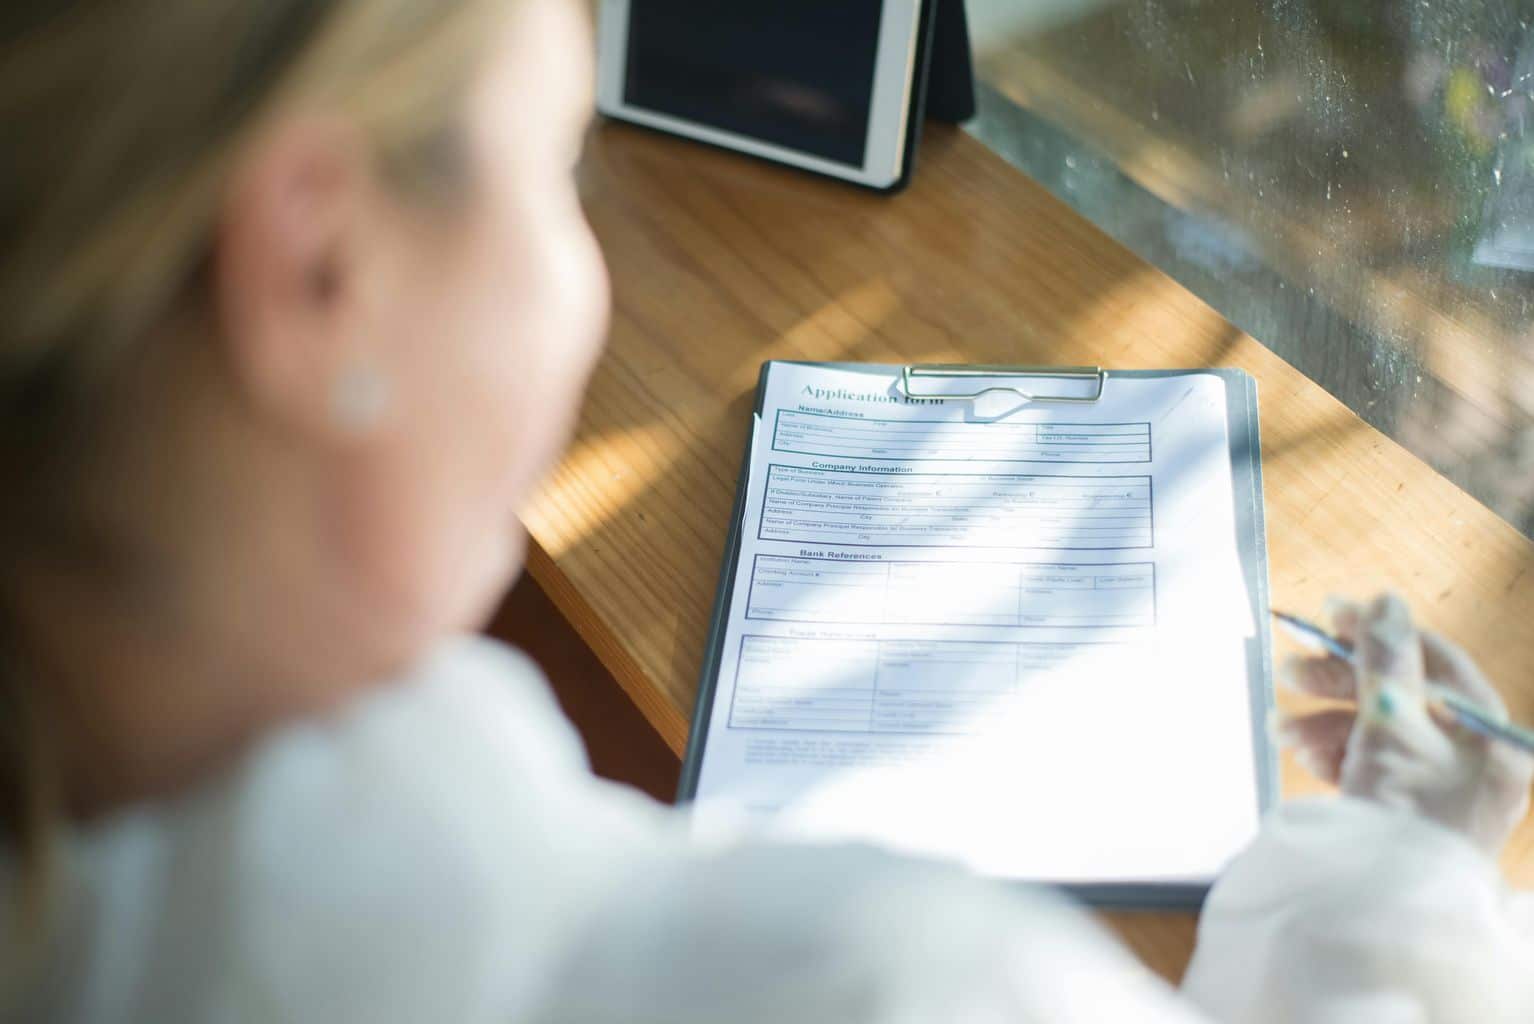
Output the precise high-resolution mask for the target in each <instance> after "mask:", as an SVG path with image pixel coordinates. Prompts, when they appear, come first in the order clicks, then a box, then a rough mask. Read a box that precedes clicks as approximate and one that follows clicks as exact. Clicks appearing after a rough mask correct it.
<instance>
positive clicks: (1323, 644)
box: [1273, 610, 1534, 753]
mask: <svg viewBox="0 0 1534 1024" xmlns="http://www.w3.org/2000/svg"><path fill="white" fill-rule="evenodd" d="M1273 617H1274V618H1275V619H1277V620H1278V621H1279V624H1280V625H1282V626H1283V627H1284V628H1285V629H1287V630H1288V631H1289V633H1290V634H1291V635H1292V636H1293V637H1294V638H1295V639H1296V640H1299V641H1300V642H1301V643H1302V644H1304V645H1306V646H1307V647H1310V648H1311V649H1313V650H1320V651H1325V652H1326V653H1327V654H1330V655H1331V656H1332V657H1334V658H1341V659H1342V660H1343V661H1345V662H1347V663H1348V664H1350V665H1351V664H1355V663H1356V659H1355V658H1354V656H1353V648H1351V647H1349V646H1348V645H1347V644H1345V643H1343V642H1342V641H1341V640H1338V639H1337V638H1336V637H1334V636H1332V635H1331V634H1330V633H1328V632H1327V631H1326V630H1324V629H1322V628H1321V627H1320V626H1317V625H1316V624H1315V623H1313V622H1308V621H1306V620H1305V619H1302V618H1300V617H1299V616H1298V615H1290V614H1288V613H1287V612H1281V611H1277V610H1275V611H1274V612H1273ZM1427 698H1428V700H1430V701H1432V702H1433V703H1435V704H1438V705H1439V706H1441V707H1442V708H1443V709H1444V710H1445V711H1447V712H1449V714H1450V715H1451V716H1453V718H1454V720H1455V721H1456V722H1458V723H1459V724H1460V725H1462V726H1464V727H1465V728H1466V729H1469V730H1470V731H1471V732H1476V733H1480V734H1481V735H1482V736H1486V737H1489V738H1490V739H1494V740H1501V741H1502V742H1503V743H1507V744H1510V745H1512V746H1515V747H1518V748H1519V749H1520V750H1526V751H1529V752H1530V753H1534V731H1530V730H1528V729H1525V728H1523V727H1522V726H1520V725H1515V724H1514V723H1512V722H1509V721H1508V720H1507V719H1506V718H1504V717H1503V716H1502V715H1500V714H1498V713H1497V712H1494V711H1491V710H1488V709H1487V708H1484V707H1482V706H1481V705H1479V704H1477V703H1476V702H1475V701H1473V700H1471V699H1470V698H1468V697H1466V696H1465V695H1464V694H1461V693H1456V692H1455V691H1453V690H1450V689H1449V688H1447V687H1445V686H1440V685H1438V684H1437V683H1428V684H1427Z"/></svg>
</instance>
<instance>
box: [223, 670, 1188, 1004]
mask: <svg viewBox="0 0 1534 1024" xmlns="http://www.w3.org/2000/svg"><path fill="white" fill-rule="evenodd" d="M433 674H435V675H437V676H442V677H447V679H446V680H445V681H443V682H441V683H440V684H439V683H436V682H432V683H429V684H428V685H427V686H425V687H424V688H422V689H421V690H419V692H418V693H415V694H413V695H412V694H406V695H401V696H400V697H399V698H397V699H393V700H388V701H381V702H379V706H378V707H376V708H373V709H371V710H368V711H365V712H363V713H362V714H361V715H360V716H358V717H356V718H355V719H354V720H353V721H352V722H351V723H349V724H348V725H347V726H345V727H344V728H342V729H341V730H340V734H339V735H338V736H336V737H331V738H328V739H327V740H326V741H325V742H318V741H313V740H311V742H310V744H309V748H308V749H307V750H306V748H305V746H304V743H303V742H302V741H301V740H300V741H298V742H297V743H296V745H294V743H293V742H291V741H290V745H289V748H288V749H287V750H286V751H284V752H283V754H282V756H280V757H277V758H275V759H274V760H273V762H272V766H271V767H269V769H268V770H267V771H264V772H262V773H261V781H260V783H259V784H258V785H255V786H254V787H253V788H252V787H247V789H246V791H245V798H244V801H243V809H242V812H241V814H240V816H239V817H240V820H241V821H242V822H243V824H242V826H241V827H242V829H243V831H244V836H243V838H242V839H241V842H240V846H241V849H243V850H245V851H246V856H247V858H248V861H247V864H246V868H245V870H242V871H241V872H239V877H240V878H241V879H242V884H243V885H244V889H243V891H242V892H241V894H240V903H241V906H242V908H243V909H242V914H241V922H242V923H241V934H242V936H243V939H244V941H243V942H242V944H241V949H240V950H239V951H238V959H239V963H240V964H241V965H242V966H241V973H242V975H243V976H241V977H239V978H238V979H237V984H236V985H235V987H234V988H233V989H232V990H231V991H233V993H234V994H235V995H236V996H237V1002H238V1004H239V1006H240V1008H241V1010H242V1011H243V1013H242V1014H229V1015H225V1016H224V1019H234V1018H236V1017H240V1016H244V1015H248V1016H266V1017H271V1018H281V1019H290V1020H291V1019H313V1020H326V1021H340V1020H367V1021H369V1022H370V1024H376V1022H382V1021H395V1020H398V1021H405V1020H454V1021H509V1020H517V1021H540V1022H553V1021H559V1022H565V1021H578V1022H581V1024H604V1022H612V1024H616V1022H619V1021H623V1022H630V1021H654V1022H661V1021H665V1022H668V1024H689V1022H699V1024H701V1022H704V1021H707V1022H710V1024H713V1022H718V1021H730V1022H731V1024H758V1022H766V1021H838V1022H849V1024H856V1022H905V1021H913V1022H914V1021H923V1022H925V1021H933V1020H964V1021H977V1022H985V1021H998V1022H999V1021H1034V1020H1037V1021H1052V1022H1070V1021H1092V1022H1094V1024H1095V1022H1100V1021H1105V1020H1134V1021H1141V1022H1146V1024H1162V1022H1164V1024H1195V1022H1197V1021H1199V1020H1202V1018H1201V1017H1199V1016H1197V1015H1196V1014H1195V1013H1193V1012H1192V1011H1190V1010H1188V1009H1187V1008H1186V1007H1185V1006H1183V1005H1181V1003H1180V1000H1179V997H1178V996H1177V995H1176V993H1175V992H1174V991H1173V990H1172V989H1170V988H1169V987H1168V986H1166V985H1165V984H1164V983H1162V982H1161V981H1160V979H1158V978H1156V977H1154V976H1153V975H1151V974H1150V973H1149V972H1148V971H1146V970H1145V969H1144V968H1143V967H1142V966H1140V965H1139V964H1138V963H1137V962H1136V961H1135V960H1134V959H1133V958H1132V957H1131V956H1130V955H1129V954H1128V953H1127V952H1125V951H1124V950H1122V949H1121V948H1119V947H1118V946H1117V944H1116V943H1114V942H1113V941H1112V939H1111V938H1109V937H1108V936H1107V935H1106V934H1104V933H1103V932H1101V931H1100V930H1099V929H1098V927H1097V926H1096V924H1095V923H1094V922H1092V921H1091V920H1090V919H1089V918H1087V917H1086V916H1084V915H1083V914H1081V913H1079V912H1078V911H1076V910H1074V909H1072V908H1070V907H1069V906H1066V905H1065V904H1063V903H1061V902H1058V901H1055V900H1053V899H1051V898H1048V897H1046V896H1045V895H1042V894H1039V893H1030V892H1025V891H1022V890H1019V889H1016V888H1012V889H1009V888H1008V887H1005V886H1002V885H999V884H992V883H986V882H983V881H980V880H978V879H976V878H973V877H971V876H968V875H966V874H964V873H962V872H959V871H957V870H954V869H949V868H944V867H940V866H937V865H931V864H923V863H918V862H912V861H909V860H905V859H901V858H898V857H895V856H892V855H888V854H883V853H878V852H875V851H873V850H870V849H863V848H829V847H827V848H812V847H807V846H794V845H787V844H780V845H769V844H766V843H758V842H751V841H742V842H739V843H735V844H732V845H729V846H725V847H718V846H716V847H713V848H704V847H700V846H699V845H698V844H696V843H694V842H693V841H692V840H691V839H690V838H689V836H688V834H687V832H686V828H685V822H684V821H683V820H682V817H681V815H679V814H677V813H676V812H674V811H672V810H671V809H669V808H664V807H661V806H660V805H657V804H655V803H654V802H653V801H650V800H648V799H647V798H644V797H642V796H640V795H639V794H637V793H636V792H634V791H631V790H627V789H626V788H625V787H619V786H614V785H610V784H606V783H602V782H600V781H598V780H596V779H594V778H593V777H592V776H591V775H590V773H589V772H588V771H586V769H585V766H584V763H583V760H582V758H581V756H580V753H579V746H578V743H577V742H576V741H575V740H574V738H573V734H572V732H571V730H570V729H569V727H568V725H567V724H566V723H565V722H563V721H562V720H561V718H560V717H559V715H558V712H557V709H555V708H554V706H553V703H552V701H551V700H550V699H549V698H548V696H547V694H546V692H544V690H543V688H542V684H541V680H538V679H537V678H536V676H535V674H534V673H533V672H532V671H531V669H530V667H528V666H527V665H526V664H525V662H524V661H522V660H521V659H516V658H513V657H510V656H509V655H508V654H507V653H506V652H504V651H502V650H500V649H498V648H494V647H492V646H491V645H488V644H484V643H482V642H479V643H470V644H466V645H461V646H460V647H459V648H458V649H457V650H456V651H455V652H454V653H453V655H452V657H451V658H449V659H447V660H443V661H440V662H439V663H438V665H437V667H436V668H435V669H434V670H433ZM295 848H296V850H297V851H301V852H298V853H295ZM255 1011H259V1012H255ZM215 1016H218V1015H215Z"/></svg>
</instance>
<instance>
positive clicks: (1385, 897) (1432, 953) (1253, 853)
mask: <svg viewBox="0 0 1534 1024" xmlns="http://www.w3.org/2000/svg"><path fill="white" fill-rule="evenodd" d="M1530 923H1531V920H1530V917H1529V915H1528V914H1527V911H1526V909H1525V908H1522V907H1520V906H1519V902H1518V900H1517V899H1516V898H1515V897H1513V896H1512V895H1511V894H1510V893H1509V892H1508V891H1507V889H1506V888H1505V886H1504V885H1503V883H1502V881H1501V879H1500V877H1499V874H1498V871H1497V868H1496V865H1494V864H1492V863H1491V862H1490V861H1488V860H1487V859H1486V857H1485V856H1484V855H1482V854H1481V853H1480V852H1479V851H1478V850H1476V849H1475V848H1474V847H1472V846H1471V845H1470V844H1469V843H1467V842H1465V841H1464V840H1463V839H1461V838H1460V837H1459V836H1457V835H1454V834H1453V833H1451V832H1448V831H1447V830H1444V829H1442V828H1439V827H1438V826H1436V825H1433V824H1431V823H1429V822H1426V821H1424V820H1422V819H1420V818H1418V817H1416V816H1414V815H1411V814H1407V813H1402V812H1397V811H1394V810H1391V809H1388V808H1385V807H1382V806H1380V805H1378V804H1374V803H1369V802H1364V801H1359V800H1352V799H1336V800H1324V801H1323V800H1316V801H1302V802H1298V803H1294V804H1290V805H1287V806H1285V807H1283V808H1281V809H1280V810H1279V811H1277V812H1275V813H1274V814H1273V816H1272V817H1271V818H1270V819H1269V820H1268V821H1267V822H1266V823H1265V825H1264V827H1263V830H1262V833H1261V834H1260V835H1259V837H1258V839H1257V841H1256V842H1255V843H1254V844H1253V845H1252V846H1251V847H1250V848H1249V849H1248V850H1247V851H1246V852H1244V853H1243V854H1241V855H1240V856H1239V857H1238V858H1237V859H1236V860H1235V862H1234V863H1233V864H1232V865H1231V867H1230V868H1229V870H1228V871H1227V872H1226V873H1225V875H1224V876H1223V877H1222V878H1221V879H1220V881H1219V883H1218V884H1217V885H1216V886H1215V888H1214V890H1213V892H1211V894H1210V896H1209V900H1208V902H1207V903H1206V904H1205V907H1204V912H1203V916H1202V918H1201V919H1200V922H1199V932H1198V948H1197V950H1196V951H1195V953H1194V958H1193V962H1192V964H1191V965H1190V967H1189V969H1188V974H1187V977H1186V978H1185V980H1184V982H1183V988H1184V992H1185V993H1186V994H1187V995H1188V997H1189V998H1190V999H1191V1000H1192V1002H1194V1003H1195V1004H1197V1005H1198V1006H1200V1007H1202V1008H1203V1009H1204V1010H1205V1012H1207V1013H1208V1014H1209V1015H1210V1016H1211V1017H1213V1018H1214V1019H1216V1020H1220V1021H1223V1022H1226V1024H1266V1022H1270V1021H1271V1022H1278V1021H1284V1022H1294V1024H1309V1022H1328V1024H1330V1022H1342V1021H1359V1022H1366V1024H1374V1022H1388V1024H1396V1022H1402V1024H1405V1022H1426V1021H1433V1022H1442V1024H1459V1022H1464V1024H1471V1022H1474V1024H1494V1022H1502V1021H1509V1022H1511V1021H1529V1020H1534V933H1531V930H1530V927H1529V925H1530Z"/></svg>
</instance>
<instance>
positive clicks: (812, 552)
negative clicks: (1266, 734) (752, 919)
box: [693, 363, 1259, 884]
mask: <svg viewBox="0 0 1534 1024" xmlns="http://www.w3.org/2000/svg"><path fill="white" fill-rule="evenodd" d="M1225 387H1226V382H1225V381H1224V380H1223V379H1222V378H1220V377H1219V376H1216V375H1214V374H1202V373H1188V374H1182V375H1176V376H1168V377H1159V378H1154V379H1144V378H1132V377H1118V378H1115V377H1110V378H1109V379H1108V381H1107V383H1106V386H1105V388H1104V390H1103V393H1102V396H1101V398H1100V399H1099V400H1098V401H1096V402H1094V403H1091V404H1060V403H1048V402H1033V403H1027V404H1021V403H1014V405H1015V406H1016V407H1015V408H1012V409H1009V410H1007V411H1005V412H1003V413H1002V414H999V415H990V416H982V415H981V414H980V411H981V410H980V407H979V405H978V404H977V403H974V402H970V401H967V400H958V399H944V400H932V399H928V400H919V399H911V398H909V397H907V396H906V395H905V394H904V393H903V392H902V391H901V388H900V375H899V368H898V367H856V368H851V367H836V366H813V365H804V364H796V363H773V364H771V366H770V370H769V372H768V374H767V378H766V384H765V392H764V399H763V403H762V411H761V413H760V415H759V416H758V417H757V419H756V421H755V423H754V427H753V441H752V445H751V452H750V456H749V460H748V466H747V469H746V473H747V482H746V484H745V498H744V507H743V511H742V515H743V519H742V522H741V523H740V524H739V530H740V536H741V544H740V549H739V557H738V561H737V563H736V568H735V572H734V578H733V581H732V583H731V584H730V587H731V589H730V591H729V604H728V609H729V610H728V616H727V618H726V620H725V622H724V636H723V642H722V648H721V650H722V657H721V661H720V664H719V671H718V677H717V679H715V680H714V686H713V696H712V703H711V705H710V706H709V708H708V713H707V718H706V719H705V720H704V722H703V727H704V728H706V730H707V732H706V735H705V737H704V738H703V742H704V745H703V755H702V760H701V767H700V769H699V773H698V776H697V785H696V789H695V792H694V794H693V795H694V800H695V803H694V808H693V822H694V827H695V828H697V829H699V830H701V831H704V832H708V831H712V830H729V829H733V828H736V827H739V826H741V825H752V824H756V825H765V826H766V827H768V828H770V829H774V830H780V831H784V832H788V833H791V834H795V835H799V836H804V837H811V838H818V839H863V840H872V841H875V842H879V843H883V844H888V845H892V846H895V847H897V848H900V849H903V850H907V851H910V852H915V853H921V854H927V855H933V856H940V857H947V858H953V859H957V860H959V861H962V862H964V863H965V864H968V865H969V866H971V867H974V868H976V869H978V870H981V871H984V872H987V873H991V874H996V875H1000V876H1004V877H1012V878H1030V879H1041V880H1050V881H1058V882H1075V883H1109V884H1114V883H1127V884H1134V883H1151V884H1154V883H1157V882H1200V881H1207V880H1208V879H1210V878H1211V877H1212V876H1213V875H1214V874H1215V872H1217V871H1218V869H1219V868H1220V866H1221V865H1222V864H1223V863H1224V862H1225V861H1226V860H1227V859H1228V858H1229V857H1230V856H1231V855H1232V854H1234V853H1235V852H1236V850H1237V849H1239V847H1240V846H1241V845H1242V844H1244V843H1245V842H1246V841H1247V840H1248V839H1249V838H1250V837H1251V836H1252V835H1253V834H1254V832H1255V830H1256V827H1257V814H1258V803H1259V801H1258V777H1257V771H1256V768H1255V753H1254V742H1253V736H1252V704H1251V699H1252V698H1251V689H1250V685H1249V680H1248V662H1247V656H1246V646H1245V645H1246V639H1247V637H1249V636H1250V635H1251V634H1252V631H1253V629H1254V628H1255V625H1254V621H1253V612H1252V608H1251V605H1250V602H1249V600H1248V594H1247V591H1246V588H1245V584H1244V582H1243V578H1242V574H1241V566H1240V550H1239V547H1238V541H1237V530H1236V518H1235V505H1234V498H1233V484H1232V474H1231V465H1230V441H1229V438H1228V436H1227V429H1228V428H1227V421H1226V412H1227V404H1226V395H1225Z"/></svg>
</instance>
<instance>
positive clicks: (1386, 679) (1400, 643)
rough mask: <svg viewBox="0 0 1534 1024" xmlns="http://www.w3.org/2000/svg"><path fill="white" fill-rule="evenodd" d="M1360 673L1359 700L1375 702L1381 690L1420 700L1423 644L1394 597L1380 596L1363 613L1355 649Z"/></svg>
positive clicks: (1401, 603) (1409, 612)
mask: <svg viewBox="0 0 1534 1024" xmlns="http://www.w3.org/2000/svg"><path fill="white" fill-rule="evenodd" d="M1354 650H1355V652H1356V660H1357V662H1358V671H1359V677H1360V678H1359V700H1360V701H1362V702H1364V703H1369V702H1372V701H1374V700H1375V698H1376V696H1377V695H1378V693H1379V691H1380V690H1381V688H1383V687H1386V686H1388V687H1390V688H1391V689H1392V690H1394V691H1395V692H1396V693H1397V694H1399V695H1401V696H1404V697H1409V698H1421V696H1422V695H1423V692H1424V689H1425V687H1424V685H1423V666H1422V662H1423V653H1422V641H1421V639H1420V638H1419V637H1418V635H1417V629H1416V627H1415V626H1414V625H1412V620H1411V611H1410V610H1409V609H1408V608H1407V607H1406V602H1404V601H1402V600H1401V599H1400V598H1399V597H1397V596H1396V595H1394V594H1382V595H1380V596H1379V597H1377V598H1375V599H1374V601H1372V602H1371V603H1370V604H1369V607H1368V608H1366V609H1365V610H1364V613H1363V615H1362V617H1361V618H1360V619H1359V622H1358V639H1357V643H1356V645H1355V648H1354Z"/></svg>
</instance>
